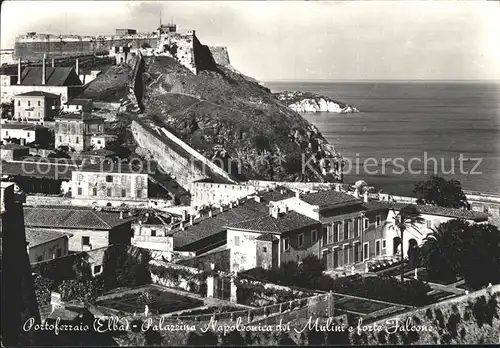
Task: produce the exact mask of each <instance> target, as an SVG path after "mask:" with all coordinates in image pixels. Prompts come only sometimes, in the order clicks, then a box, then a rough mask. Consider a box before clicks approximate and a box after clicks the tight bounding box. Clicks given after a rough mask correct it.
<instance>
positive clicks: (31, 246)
mask: <svg viewBox="0 0 500 348" xmlns="http://www.w3.org/2000/svg"><path fill="white" fill-rule="evenodd" d="M70 237H72V235H71V234H69V233H63V232H57V231H53V230H50V229H41V228H26V242H27V243H28V245H27V246H26V249H27V250H28V257H29V259H30V263H36V262H43V261H49V260H53V259H55V258H58V257H63V256H66V255H68V251H69V238H70Z"/></svg>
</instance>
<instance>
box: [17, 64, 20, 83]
mask: <svg viewBox="0 0 500 348" xmlns="http://www.w3.org/2000/svg"><path fill="white" fill-rule="evenodd" d="M17 84H18V85H20V84H21V58H19V60H18V61H17Z"/></svg>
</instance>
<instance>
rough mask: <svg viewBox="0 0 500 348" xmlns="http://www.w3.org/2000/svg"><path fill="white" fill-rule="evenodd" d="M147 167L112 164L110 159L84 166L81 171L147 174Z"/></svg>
mask: <svg viewBox="0 0 500 348" xmlns="http://www.w3.org/2000/svg"><path fill="white" fill-rule="evenodd" d="M146 169H147V167H146V166H145V165H139V164H135V162H131V163H121V162H116V163H115V162H111V161H110V160H109V159H108V160H105V161H103V162H101V163H96V164H88V165H85V166H83V167H82V168H81V169H80V170H79V171H81V172H95V173H124V174H127V173H128V174H147V172H146Z"/></svg>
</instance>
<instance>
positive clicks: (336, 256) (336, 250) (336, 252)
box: [333, 248, 339, 268]
mask: <svg viewBox="0 0 500 348" xmlns="http://www.w3.org/2000/svg"><path fill="white" fill-rule="evenodd" d="M338 266H339V248H333V268H337V267H338Z"/></svg>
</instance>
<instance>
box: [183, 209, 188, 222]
mask: <svg viewBox="0 0 500 348" xmlns="http://www.w3.org/2000/svg"><path fill="white" fill-rule="evenodd" d="M186 219H187V210H183V211H182V221H185V220H186Z"/></svg>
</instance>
